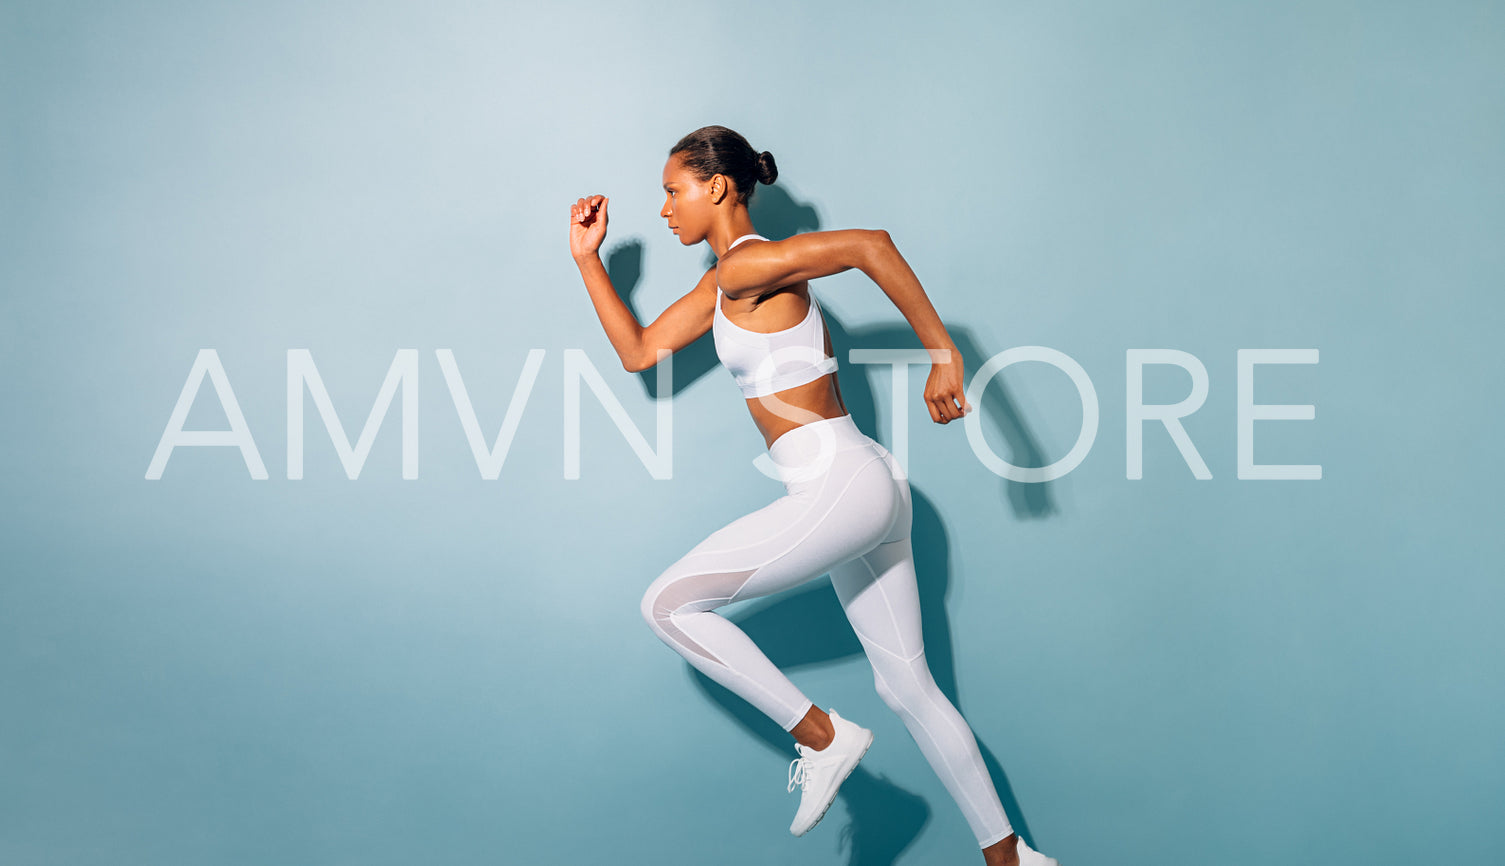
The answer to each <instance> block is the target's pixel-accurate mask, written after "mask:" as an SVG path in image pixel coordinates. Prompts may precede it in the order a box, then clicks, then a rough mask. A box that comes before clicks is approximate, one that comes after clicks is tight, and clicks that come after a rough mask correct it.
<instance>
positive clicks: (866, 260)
mask: <svg viewBox="0 0 1505 866" xmlns="http://www.w3.org/2000/svg"><path fill="white" fill-rule="evenodd" d="M864 240H865V241H866V243H864V244H863V245H862V257H861V264H860V266H859V267H860V269H861V270H863V271H867V270H868V269H869V268H871V267H872V265H873V263H874V262H878V261H881V260H882V259H884V258H885V257H886V256H887V255H888V254H889V253H892V252H894V251H895V250H896V249H897V247H895V246H894V239H893V238H892V237H890V236H889V234H888V230H887V229H869V230H868V232H867V236H866V237H865V238H864Z"/></svg>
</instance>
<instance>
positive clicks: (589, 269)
mask: <svg viewBox="0 0 1505 866" xmlns="http://www.w3.org/2000/svg"><path fill="white" fill-rule="evenodd" d="M606 201H607V200H606V198H605V197H604V196H599V195H598V196H591V197H590V198H589V199H580V201H579V202H578V203H576V204H575V205H573V206H572V207H571V208H570V255H572V256H573V257H574V259H575V264H576V265H577V266H579V268H580V276H581V278H582V279H583V280H585V289H586V291H587V292H589V293H590V298H591V303H592V304H593V305H594V306H595V308H596V316H597V317H598V318H599V319H600V320H601V327H602V328H604V329H605V330H606V338H607V339H608V340H610V341H611V346H612V348H613V349H616V351H617V357H619V358H621V360H622V367H623V368H624V369H626V370H627V371H628V372H631V373H636V372H639V371H641V370H647V369H649V368H650V367H652V366H654V365H655V364H657V363H658V350H659V349H668V350H669V351H671V352H677V351H679V350H680V349H683V348H684V347H685V346H688V345H690V344H691V343H693V342H695V341H696V340H698V339H700V337H701V336H703V335H704V334H705V332H706V331H709V330H710V329H711V320H712V317H713V316H714V314H715V304H716V271H715V269H714V268H712V269H711V270H708V271H706V273H705V276H703V277H701V278H700V282H698V283H696V284H695V288H693V289H691V290H690V292H689V293H688V294H686V295H685V296H684V297H682V298H680V299H679V300H677V301H675V302H674V303H672V304H670V305H669V308H668V309H666V310H664V311H663V312H662V313H660V314H659V317H658V318H657V319H655V320H653V323H652V324H651V325H649V326H648V327H646V328H645V327H643V326H642V325H641V324H640V323H639V322H638V320H637V317H636V316H634V315H633V314H632V311H631V310H629V309H627V305H626V304H625V303H623V302H622V298H621V297H620V296H619V295H618V294H617V290H616V288H615V287H614V286H612V284H611V277H610V276H608V275H607V273H606V266H605V265H603V264H602V263H601V256H600V249H601V242H602V241H604V240H605V239H606Z"/></svg>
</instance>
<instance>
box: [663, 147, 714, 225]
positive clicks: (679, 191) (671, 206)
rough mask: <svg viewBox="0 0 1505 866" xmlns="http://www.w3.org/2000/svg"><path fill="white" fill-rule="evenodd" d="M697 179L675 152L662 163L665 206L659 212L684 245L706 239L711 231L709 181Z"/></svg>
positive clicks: (712, 206)
mask: <svg viewBox="0 0 1505 866" xmlns="http://www.w3.org/2000/svg"><path fill="white" fill-rule="evenodd" d="M713 180H715V176H712V178H711V180H699V179H697V178H696V177H695V175H693V174H691V173H690V170H689V169H687V168H685V166H684V163H682V162H681V161H680V158H679V156H678V154H676V155H674V156H671V157H669V161H668V162H666V163H664V206H663V208H662V209H661V210H660V211H659V212H658V215H659V216H661V217H663V218H664V219H666V220H668V221H669V228H670V229H672V230H673V231H674V233H675V234H676V235H678V236H679V242H680V243H682V244H684V245H685V246H691V245H694V244H698V243H700V242H701V241H703V240H705V237H706V235H707V234H708V233H709V232H710V230H711V221H712V216H713V215H714V214H715V213H716V205H715V204H714V203H712V201H711V183H712V181H713Z"/></svg>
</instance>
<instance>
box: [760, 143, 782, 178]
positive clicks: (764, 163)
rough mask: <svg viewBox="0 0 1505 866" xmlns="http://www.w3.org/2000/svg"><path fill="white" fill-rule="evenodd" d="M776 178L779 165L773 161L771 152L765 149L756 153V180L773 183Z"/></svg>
mask: <svg viewBox="0 0 1505 866" xmlns="http://www.w3.org/2000/svg"><path fill="white" fill-rule="evenodd" d="M778 179H779V167H778V165H776V164H775V163H774V161H773V154H771V153H769V152H768V151H766V150H765V151H763V152H762V153H760V154H758V180H760V181H762V182H763V183H773V182H774V181H776V180H778Z"/></svg>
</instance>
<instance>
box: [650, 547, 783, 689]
mask: <svg viewBox="0 0 1505 866" xmlns="http://www.w3.org/2000/svg"><path fill="white" fill-rule="evenodd" d="M757 570H758V568H757V567H754V568H749V569H747V570H746V571H728V572H722V573H719V574H687V575H685V576H684V577H681V578H679V579H678V580H675V581H673V582H671V583H669V584H667V585H665V586H664V588H663V589H661V590H659V593H658V595H657V596H655V597H654V599H653V619H654V621H655V622H657V623H658V626H659V628H661V629H663V630H664V631H665V632H667V633H668V634H669V636H670V637H672V638H673V639H674V641H675V642H676V643H678V644H679V645H681V646H683V647H685V648H686V649H688V650H690V651H691V652H693V653H695V654H696V655H698V656H701V657H702V658H706V659H710V660H711V661H713V662H715V663H716V664H718V665H722V666H723V667H725V666H726V662H723V661H722V660H721V659H719V658H716V656H714V655H712V654H711V651H710V650H708V649H706V648H705V647H703V646H701V645H700V644H698V643H696V642H695V641H693V640H691V639H690V636H689V635H687V634H685V633H684V631H683V630H681V629H679V628H678V627H676V626H675V625H674V622H673V621H672V620H671V619H670V616H672V615H673V614H676V613H681V612H683V611H685V610H687V609H688V610H692V611H697V612H698V611H705V610H710V609H712V608H714V607H719V606H721V605H723V604H726V603H727V602H729V601H731V600H732V598H733V597H734V596H736V594H737V590H739V589H741V588H742V586H743V585H744V584H746V583H747V579H748V578H750V577H752V575H753V572H755V571H757Z"/></svg>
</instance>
